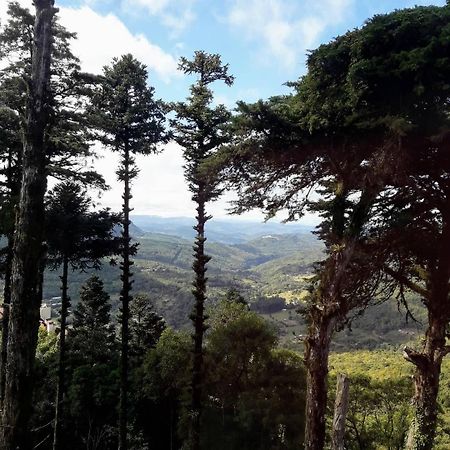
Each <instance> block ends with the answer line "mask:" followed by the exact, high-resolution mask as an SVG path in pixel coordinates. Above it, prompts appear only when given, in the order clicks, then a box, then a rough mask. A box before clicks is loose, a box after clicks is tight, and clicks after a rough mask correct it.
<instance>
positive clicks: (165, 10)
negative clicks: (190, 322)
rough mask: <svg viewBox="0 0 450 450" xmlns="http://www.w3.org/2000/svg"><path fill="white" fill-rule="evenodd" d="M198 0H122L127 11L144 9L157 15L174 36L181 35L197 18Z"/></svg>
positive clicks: (152, 14)
mask: <svg viewBox="0 0 450 450" xmlns="http://www.w3.org/2000/svg"><path fill="white" fill-rule="evenodd" d="M195 2H196V0H122V7H123V9H125V10H126V11H127V12H130V11H135V10H136V9H138V10H141V9H144V10H146V11H147V12H148V14H150V15H151V16H157V17H158V18H159V19H160V20H161V22H162V24H163V25H164V26H166V27H167V28H168V29H170V30H171V34H172V37H176V36H179V35H180V34H181V33H182V32H183V31H184V30H185V29H186V28H188V26H189V25H190V24H191V23H192V22H193V21H194V20H195V17H196V16H195V14H194V11H193V8H194V3H195Z"/></svg>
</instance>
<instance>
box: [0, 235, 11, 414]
mask: <svg viewBox="0 0 450 450" xmlns="http://www.w3.org/2000/svg"><path fill="white" fill-rule="evenodd" d="M7 239H8V245H7V250H6V270H5V285H4V287H3V318H2V348H1V364H0V410H3V399H4V396H5V378H6V361H7V356H8V355H7V343H8V326H9V308H10V305H11V275H12V259H13V242H12V236H8V238H7Z"/></svg>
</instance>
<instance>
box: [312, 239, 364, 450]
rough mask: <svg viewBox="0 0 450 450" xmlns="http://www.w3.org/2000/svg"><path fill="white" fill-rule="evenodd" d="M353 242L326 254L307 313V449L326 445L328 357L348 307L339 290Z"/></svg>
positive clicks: (351, 253) (321, 447) (353, 245)
mask: <svg viewBox="0 0 450 450" xmlns="http://www.w3.org/2000/svg"><path fill="white" fill-rule="evenodd" d="M355 245H356V242H355V239H349V240H346V241H344V242H343V244H342V246H341V247H342V249H341V250H337V251H335V252H334V254H332V255H331V256H330V257H329V259H328V261H327V263H326V267H325V269H324V272H323V274H322V282H321V288H320V289H319V291H320V294H319V295H320V297H319V301H318V302H317V303H316V304H314V305H312V307H311V310H310V312H309V319H310V325H309V328H308V337H307V338H306V340H305V366H306V370H307V378H306V381H307V390H306V424H305V449H306V450H322V449H323V448H324V446H325V413H326V407H327V398H328V386H327V375H328V356H329V353H330V344H331V338H332V335H333V332H334V330H335V329H336V326H337V325H338V323H339V320H340V319H341V318H344V317H346V315H347V313H348V311H349V307H350V306H349V305H348V304H347V302H345V301H343V299H342V297H341V295H340V293H341V283H342V282H343V279H344V277H345V273H346V270H347V268H348V266H349V264H350V262H351V259H352V257H353V254H354V250H355Z"/></svg>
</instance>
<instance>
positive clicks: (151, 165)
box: [0, 0, 445, 222]
mask: <svg viewBox="0 0 450 450" xmlns="http://www.w3.org/2000/svg"><path fill="white" fill-rule="evenodd" d="M19 1H20V3H22V4H24V5H30V4H31V0H19ZM0 2H1V4H0V16H1V17H2V18H3V16H4V15H5V3H6V2H5V0H0ZM429 4H433V5H439V6H441V5H444V4H445V0H434V1H431V0H425V1H423V0H315V1H314V0H312V1H311V0H310V1H307V0H221V1H220V0H59V1H58V0H56V5H57V6H59V7H60V18H61V22H62V23H63V24H64V25H65V26H66V27H67V28H68V29H69V30H72V31H76V32H77V33H78V37H79V39H78V41H77V42H75V43H74V45H73V49H74V52H75V54H77V55H78V56H79V57H80V58H81V62H82V65H83V68H84V69H85V70H87V71H92V72H99V71H100V70H101V67H102V66H103V65H104V64H107V63H108V62H109V61H110V60H111V58H112V57H113V56H120V54H123V53H126V52H131V53H133V54H134V55H135V56H136V57H137V58H138V59H140V60H141V61H143V62H144V63H145V64H147V66H148V68H149V82H150V84H152V85H153V86H155V89H156V95H157V96H158V97H159V98H162V99H163V100H167V101H173V100H182V99H183V98H185V97H186V95H187V94H188V86H189V84H190V83H191V82H192V80H191V79H189V78H187V77H183V76H181V74H180V73H179V72H177V60H178V58H179V57H180V56H187V57H189V56H191V55H192V54H193V52H194V51H195V50H200V49H201V50H205V51H208V52H212V53H219V54H221V55H222V60H223V61H224V62H226V63H228V64H229V66H230V72H231V73H232V74H233V75H235V77H236V81H235V84H234V85H233V86H232V87H225V86H221V85H217V86H216V87H215V92H216V99H217V102H219V103H224V104H225V105H227V106H228V107H230V108H232V107H233V105H234V103H235V102H236V100H245V101H254V100H257V99H259V98H267V97H269V96H271V95H277V94H280V93H282V92H287V90H286V87H284V86H283V83H285V82H286V81H290V80H295V79H297V78H298V77H299V76H301V75H302V74H303V73H304V72H305V65H304V63H305V55H306V53H307V50H308V49H314V48H315V47H317V46H318V45H320V44H321V43H325V42H328V41H329V40H331V39H332V38H333V37H335V36H337V35H339V34H342V33H345V32H346V31H347V30H349V29H352V28H355V27H359V26H361V25H362V24H363V23H364V21H365V20H366V19H367V18H369V17H371V16H373V15H374V14H380V13H386V12H389V11H392V10H394V9H398V8H406V7H413V6H414V5H429ZM2 22H3V20H2ZM102 153H103V155H104V157H103V159H101V160H100V162H98V163H96V166H97V167H98V168H99V170H100V171H102V172H103V173H104V175H105V177H106V179H107V181H108V182H109V184H110V185H111V186H112V189H111V191H110V192H108V193H106V194H105V195H104V196H103V197H102V200H101V202H102V203H103V204H105V205H108V206H111V207H112V208H114V209H118V208H119V207H120V198H119V195H118V194H119V186H118V185H117V183H116V182H115V175H114V170H115V167H116V166H117V159H116V157H115V156H114V155H111V154H109V153H107V152H102ZM138 163H139V165H140V167H141V174H140V178H139V180H137V181H136V183H135V187H134V192H135V196H134V202H135V212H136V213H140V214H157V215H162V216H186V215H191V211H192V210H193V209H192V204H191V203H190V200H189V194H188V193H187V191H186V187H185V184H184V180H183V174H182V169H181V166H182V158H181V152H180V149H179V148H177V147H176V146H175V145H174V144H169V145H168V146H167V149H166V150H165V151H164V152H163V153H162V154H161V155H158V156H156V157H155V156H152V157H148V158H146V159H145V160H144V159H141V158H140V159H138ZM230 198H231V197H230V195H227V196H225V197H224V198H223V199H222V200H220V201H218V202H217V203H216V204H214V205H212V206H211V208H210V210H211V211H212V213H213V214H214V215H215V216H224V215H225V209H226V206H227V205H226V202H227V201H228V200H229V199H230ZM260 217H261V216H260V215H258V214H257V213H254V214H250V215H247V218H260ZM305 221H306V222H308V221H309V222H314V221H315V219H314V218H313V217H306V218H305Z"/></svg>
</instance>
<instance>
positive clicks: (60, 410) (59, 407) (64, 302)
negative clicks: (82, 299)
mask: <svg viewBox="0 0 450 450" xmlns="http://www.w3.org/2000/svg"><path fill="white" fill-rule="evenodd" d="M68 274H69V261H68V258H67V257H66V256H65V257H64V260H63V272H62V276H61V324H60V325H61V328H60V329H61V331H60V333H59V360H58V385H57V387H56V403H55V424H54V430H53V450H58V449H60V448H64V447H63V446H62V444H61V437H62V433H61V428H62V424H63V420H64V419H63V417H64V390H65V385H66V324H67V315H68V309H69V297H68V295H67V284H68Z"/></svg>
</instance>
